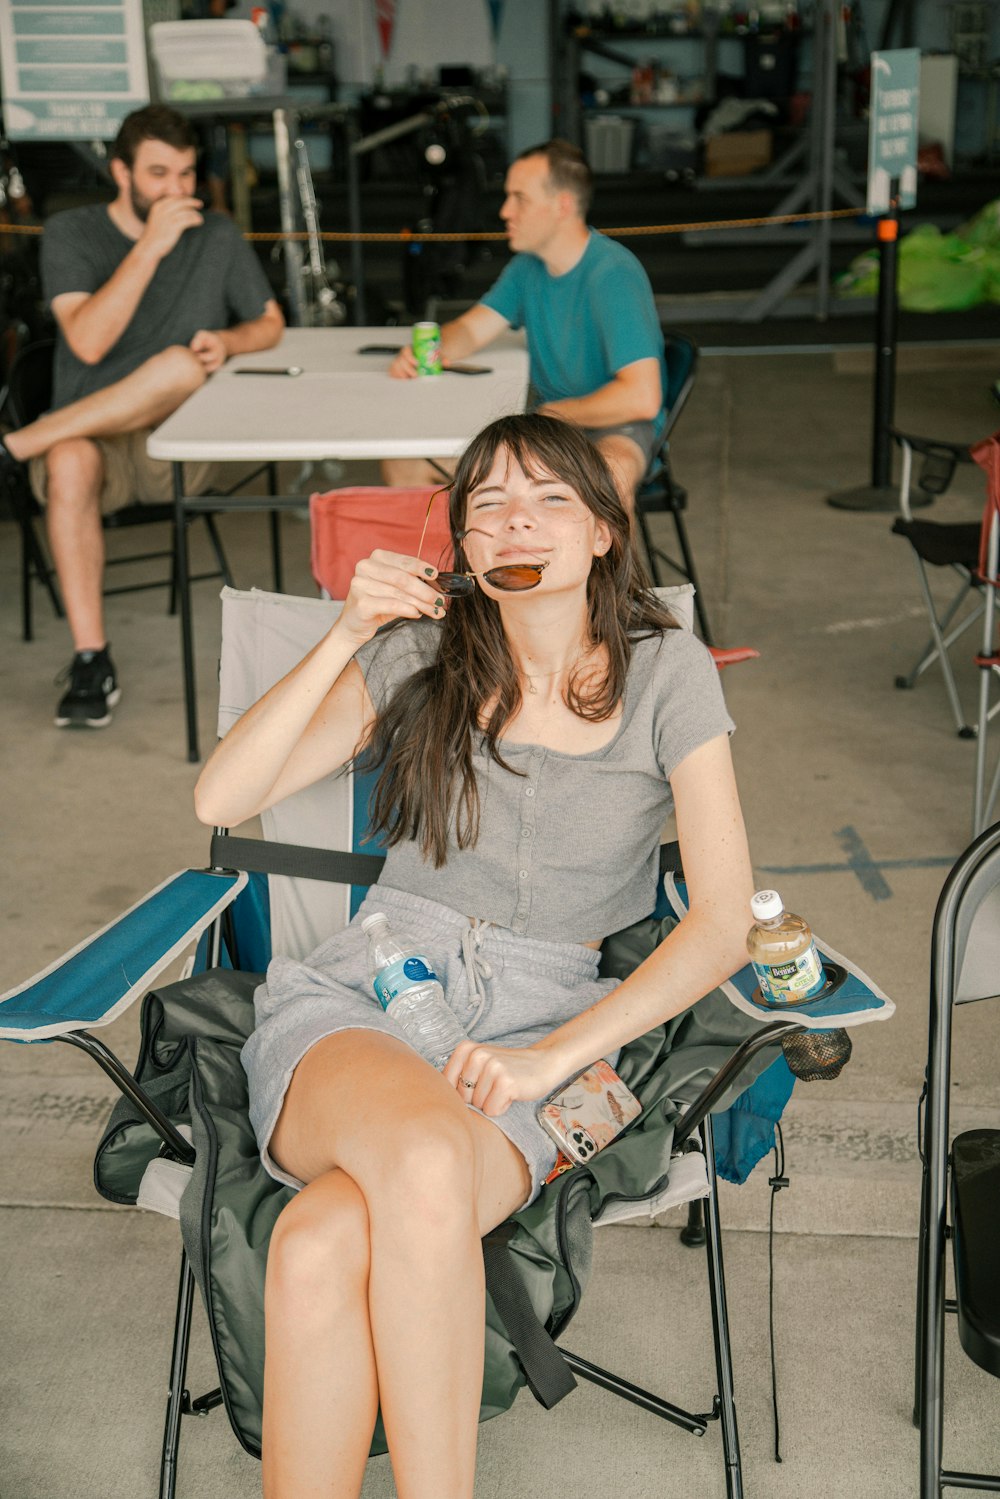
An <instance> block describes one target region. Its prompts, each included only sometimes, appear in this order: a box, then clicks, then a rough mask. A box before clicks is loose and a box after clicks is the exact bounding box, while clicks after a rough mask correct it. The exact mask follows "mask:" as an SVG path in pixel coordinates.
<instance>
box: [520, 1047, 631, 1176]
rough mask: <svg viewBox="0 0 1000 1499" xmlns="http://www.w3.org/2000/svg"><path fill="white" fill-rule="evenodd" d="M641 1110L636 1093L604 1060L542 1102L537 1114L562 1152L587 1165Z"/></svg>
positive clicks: (577, 1162) (570, 1158)
mask: <svg viewBox="0 0 1000 1499" xmlns="http://www.w3.org/2000/svg"><path fill="white" fill-rule="evenodd" d="M641 1113H642V1104H641V1103H640V1102H639V1100H638V1099H637V1098H636V1096H635V1094H634V1093H631V1092H630V1091H629V1089H628V1088H627V1087H626V1086H625V1084H624V1083H623V1082H622V1080H621V1078H620V1077H619V1076H618V1074H617V1072H615V1070H614V1068H613V1067H609V1066H608V1064H607V1062H603V1061H601V1062H595V1063H594V1064H593V1066H592V1067H588V1068H587V1069H586V1070H585V1071H584V1072H581V1073H580V1074H579V1075H578V1076H577V1077H574V1078H572V1079H571V1080H570V1081H569V1082H568V1083H564V1084H563V1086H562V1087H561V1088H560V1089H559V1092H558V1093H553V1095H552V1097H551V1098H547V1099H546V1100H545V1102H544V1103H542V1104H539V1106H538V1112H537V1115H536V1117H537V1119H538V1122H539V1124H540V1125H541V1126H542V1129H543V1130H544V1131H545V1133H546V1134H547V1135H548V1136H549V1137H550V1138H551V1139H552V1140H554V1141H555V1143H556V1144H557V1145H558V1147H559V1149H560V1150H561V1151H562V1153H563V1155H564V1156H567V1157H568V1158H569V1160H571V1161H574V1162H575V1163H576V1164H577V1165H580V1166H585V1165H586V1164H587V1162H588V1161H589V1160H590V1159H591V1158H592V1157H593V1156H595V1155H596V1154H597V1152H598V1151H599V1150H603V1149H604V1147H605V1145H610V1144H611V1141H612V1140H613V1139H615V1137H616V1136H617V1135H620V1134H621V1132H622V1130H623V1129H625V1127H626V1126H627V1125H629V1124H631V1123H632V1120H633V1119H636V1118H638V1116H639V1115H640V1114H641Z"/></svg>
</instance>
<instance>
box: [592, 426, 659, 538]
mask: <svg viewBox="0 0 1000 1499" xmlns="http://www.w3.org/2000/svg"><path fill="white" fill-rule="evenodd" d="M596 447H597V450H598V452H600V453H601V454H602V455H603V457H604V461H605V463H606V464H607V465H608V467H609V468H610V470H611V475H612V478H613V479H614V481H615V488H616V489H617V490H618V496H619V499H620V500H621V502H622V504H623V505H624V506H625V509H626V511H627V512H628V515H629V518H630V519H632V520H633V530H634V529H635V527H634V516H635V492H636V490H637V489H638V487H639V484H640V482H641V480H642V477H643V475H644V474H645V472H646V468H647V466H648V465H647V462H646V455H645V453H643V451H642V449H641V448H640V447H639V444H638V443H635V442H633V441H632V439H631V438H630V437H622V436H621V434H616V435H615V436H613V437H601V438H599V439H598V441H597V443H596Z"/></svg>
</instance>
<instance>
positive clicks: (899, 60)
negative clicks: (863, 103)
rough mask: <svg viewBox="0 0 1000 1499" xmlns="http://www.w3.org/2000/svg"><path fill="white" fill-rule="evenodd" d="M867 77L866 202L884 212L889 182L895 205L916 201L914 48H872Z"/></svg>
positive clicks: (907, 205)
mask: <svg viewBox="0 0 1000 1499" xmlns="http://www.w3.org/2000/svg"><path fill="white" fill-rule="evenodd" d="M871 80H872V82H871V110H870V114H869V117H868V202H867V205H866V207H867V211H868V213H870V214H873V215H875V214H884V213H888V211H889V203H890V200H891V197H892V187H893V183H895V184H896V194H897V197H898V199H899V207H900V208H914V207H915V206H916V202H917V114H918V111H919V108H920V52H919V49H918V48H916V47H900V48H898V49H897V50H895V51H892V52H873V53H872V69H871Z"/></svg>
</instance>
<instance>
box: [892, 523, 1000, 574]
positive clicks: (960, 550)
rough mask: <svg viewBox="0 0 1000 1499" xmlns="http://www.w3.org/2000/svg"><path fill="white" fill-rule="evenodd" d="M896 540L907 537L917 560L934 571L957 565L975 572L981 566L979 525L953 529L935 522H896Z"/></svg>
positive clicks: (954, 525)
mask: <svg viewBox="0 0 1000 1499" xmlns="http://www.w3.org/2000/svg"><path fill="white" fill-rule="evenodd" d="M892 530H893V535H894V536H905V537H906V539H907V541H908V542H909V543H910V545H911V546H912V547H913V549H914V551H915V552H916V553H917V555H918V557H921V558H922V559H923V561H924V562H929V563H930V564H931V566H932V567H951V566H953V565H955V564H956V563H957V564H958V566H960V567H966V568H968V569H969V572H975V570H976V568H977V567H978V565H979V533H980V525H979V522H978V521H971V522H965V521H962V522H957V523H955V524H952V525H946V524H943V523H942V522H941V521H933V520H903V519H901V518H900V519H897V520H895V521H894V522H893V525H892Z"/></svg>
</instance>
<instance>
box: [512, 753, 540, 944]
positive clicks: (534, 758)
mask: <svg viewBox="0 0 1000 1499" xmlns="http://www.w3.org/2000/svg"><path fill="white" fill-rule="evenodd" d="M544 763H545V750H544V749H537V750H533V751H532V753H531V754H530V755H529V757H528V773H527V775H526V777H525V779H524V782H523V783H522V790H521V823H520V827H519V828H518V836H517V848H516V851H515V862H516V869H515V873H514V881H515V885H516V887H517V899H516V903H515V906H514V920H513V923H512V928H511V929H512V930H513V931H515V932H520V933H523V932H525V931H526V930H527V926H528V917H529V915H530V913H531V880H532V873H533V870H534V860H535V831H536V822H535V807H536V805H537V803H536V797H535V793H536V792H537V790H538V781H539V777H540V775H541V771H542V766H543V765H544Z"/></svg>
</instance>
